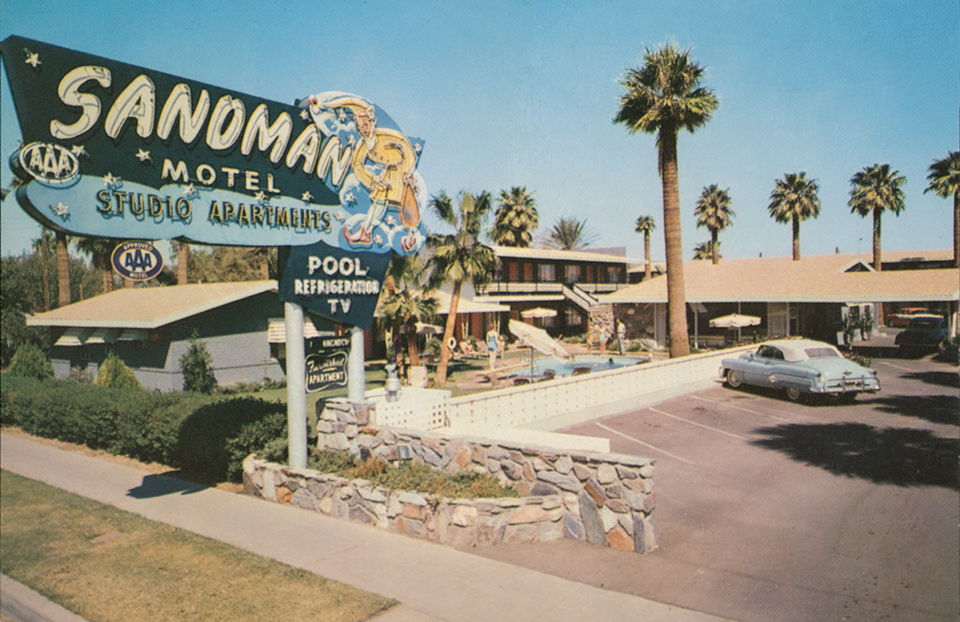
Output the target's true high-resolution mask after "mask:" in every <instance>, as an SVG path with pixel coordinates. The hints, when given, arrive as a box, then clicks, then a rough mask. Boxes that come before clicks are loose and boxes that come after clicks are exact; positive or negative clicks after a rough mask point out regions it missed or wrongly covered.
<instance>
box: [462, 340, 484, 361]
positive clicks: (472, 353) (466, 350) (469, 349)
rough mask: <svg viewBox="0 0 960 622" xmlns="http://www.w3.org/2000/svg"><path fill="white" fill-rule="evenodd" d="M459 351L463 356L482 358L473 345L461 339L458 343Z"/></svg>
mask: <svg viewBox="0 0 960 622" xmlns="http://www.w3.org/2000/svg"><path fill="white" fill-rule="evenodd" d="M459 348H460V351H461V352H462V353H463V356H465V357H466V358H469V359H482V358H483V355H482V354H480V353H479V352H477V351H476V350H474V349H473V345H472V344H471V343H470V342H469V341H467V340H463V341H461V342H460V344H459Z"/></svg>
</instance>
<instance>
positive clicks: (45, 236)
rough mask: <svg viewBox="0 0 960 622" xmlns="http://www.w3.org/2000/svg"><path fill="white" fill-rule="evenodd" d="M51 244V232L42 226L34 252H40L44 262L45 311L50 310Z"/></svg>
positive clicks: (35, 242) (34, 243)
mask: <svg viewBox="0 0 960 622" xmlns="http://www.w3.org/2000/svg"><path fill="white" fill-rule="evenodd" d="M49 242H50V230H49V229H47V228H46V227H44V226H42V225H41V226H40V238H39V239H37V240H34V241H33V250H34V251H40V259H41V260H42V261H43V272H42V274H43V310H44V311H49V310H50V262H49V258H48V253H47V249H48V248H49V247H48V244H49Z"/></svg>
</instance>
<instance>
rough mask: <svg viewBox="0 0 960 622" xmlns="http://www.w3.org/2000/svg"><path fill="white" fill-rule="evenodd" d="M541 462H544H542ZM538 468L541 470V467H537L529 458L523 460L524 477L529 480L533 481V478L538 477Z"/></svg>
mask: <svg viewBox="0 0 960 622" xmlns="http://www.w3.org/2000/svg"><path fill="white" fill-rule="evenodd" d="M541 464H543V463H542V462H541ZM538 470H541V469H536V468H535V467H534V465H532V464H531V463H530V461H529V460H524V461H523V478H524V479H526V480H527V481H530V482H532V481H533V480H535V479H537V471H538Z"/></svg>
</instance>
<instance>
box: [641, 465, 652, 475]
mask: <svg viewBox="0 0 960 622" xmlns="http://www.w3.org/2000/svg"><path fill="white" fill-rule="evenodd" d="M653 472H654V468H653V465H652V464H645V465H643V466H642V467H640V477H646V478H650V477H653Z"/></svg>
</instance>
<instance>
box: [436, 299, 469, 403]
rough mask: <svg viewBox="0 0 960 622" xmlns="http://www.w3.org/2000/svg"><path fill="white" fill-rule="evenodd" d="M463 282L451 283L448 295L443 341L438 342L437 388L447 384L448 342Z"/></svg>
mask: <svg viewBox="0 0 960 622" xmlns="http://www.w3.org/2000/svg"><path fill="white" fill-rule="evenodd" d="M462 286H463V281H454V282H453V293H452V294H451V295H450V313H448V314H447V324H446V326H445V327H444V329H443V341H441V342H440V362H439V363H437V378H436V381H437V386H442V385H444V384H446V382H447V365H448V364H449V363H450V355H451V354H452V353H451V352H450V345H449V344H450V340H451V339H452V338H453V330H454V328H456V326H457V308H458V307H459V306H460V288H461V287H462Z"/></svg>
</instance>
